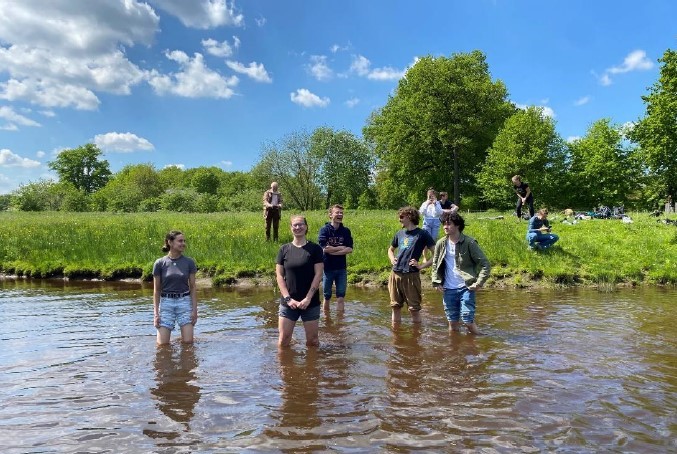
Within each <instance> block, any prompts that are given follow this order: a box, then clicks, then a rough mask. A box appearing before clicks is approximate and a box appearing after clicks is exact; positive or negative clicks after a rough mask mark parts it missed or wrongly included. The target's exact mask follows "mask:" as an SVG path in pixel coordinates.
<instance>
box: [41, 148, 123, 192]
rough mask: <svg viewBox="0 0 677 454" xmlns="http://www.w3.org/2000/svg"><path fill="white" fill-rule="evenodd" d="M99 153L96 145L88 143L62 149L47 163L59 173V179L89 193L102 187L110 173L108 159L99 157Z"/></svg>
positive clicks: (100, 153)
mask: <svg viewBox="0 0 677 454" xmlns="http://www.w3.org/2000/svg"><path fill="white" fill-rule="evenodd" d="M101 155H102V152H101V150H99V148H98V147H97V146H96V145H94V144H92V143H88V144H86V145H82V146H80V147H78V148H73V149H69V150H63V151H62V152H61V153H59V155H58V156H57V157H56V158H55V159H54V160H53V161H50V162H49V163H48V165H49V168H50V169H52V170H54V171H55V172H56V173H57V174H58V175H59V180H60V181H65V182H68V183H71V184H72V185H73V186H75V188H76V189H79V190H82V191H85V192H86V193H87V194H91V193H93V192H94V191H96V190H97V189H100V188H102V187H104V186H105V185H106V183H107V182H108V179H109V178H110V175H111V171H110V169H109V165H108V161H106V160H105V159H99V158H100V156H101Z"/></svg>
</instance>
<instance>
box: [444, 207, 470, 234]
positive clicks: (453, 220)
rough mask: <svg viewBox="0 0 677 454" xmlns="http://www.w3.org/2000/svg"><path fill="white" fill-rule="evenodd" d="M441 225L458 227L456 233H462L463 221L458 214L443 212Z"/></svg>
mask: <svg viewBox="0 0 677 454" xmlns="http://www.w3.org/2000/svg"><path fill="white" fill-rule="evenodd" d="M441 219H442V224H454V225H455V226H456V227H458V231H459V232H462V231H463V229H465V219H463V217H462V216H461V215H460V214H458V213H450V212H448V211H445V212H444V213H442V217H441Z"/></svg>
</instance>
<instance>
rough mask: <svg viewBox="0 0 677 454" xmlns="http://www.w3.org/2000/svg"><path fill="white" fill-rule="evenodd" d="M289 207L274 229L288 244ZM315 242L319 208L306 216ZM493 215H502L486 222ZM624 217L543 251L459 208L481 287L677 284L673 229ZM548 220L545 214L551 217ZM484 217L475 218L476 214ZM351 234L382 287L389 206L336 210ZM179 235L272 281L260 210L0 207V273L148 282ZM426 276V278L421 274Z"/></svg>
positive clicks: (245, 272)
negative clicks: (165, 244) (483, 267)
mask: <svg viewBox="0 0 677 454" xmlns="http://www.w3.org/2000/svg"><path fill="white" fill-rule="evenodd" d="M289 214H291V213H286V215H285V217H284V219H283V222H282V225H281V227H280V239H281V241H282V242H286V241H290V240H291V234H290V233H289V228H288V219H289V216H288V215H289ZM306 214H307V216H308V222H309V225H310V233H309V238H310V239H313V240H316V238H317V233H318V231H319V229H320V227H321V226H322V225H323V224H324V222H326V220H327V218H326V213H325V212H324V211H322V212H311V213H306ZM499 214H503V215H504V216H505V218H504V219H500V220H492V219H486V218H487V217H489V216H495V215H499ZM631 216H632V218H633V220H634V222H633V223H632V224H623V223H622V222H620V221H618V220H590V221H580V222H579V223H578V224H576V225H565V224H562V223H561V222H559V221H560V219H561V218H560V219H557V216H555V217H554V218H553V219H551V221H552V224H553V227H554V228H553V232H554V233H557V234H558V235H560V242H559V243H558V244H557V246H556V247H555V248H553V250H551V251H548V252H546V253H534V252H531V251H529V250H528V249H527V248H526V243H525V239H524V236H525V232H526V227H527V223H526V221H521V222H520V221H517V219H515V218H513V217H510V216H508V215H507V214H505V213H491V214H490V215H488V214H486V213H478V214H465V215H464V217H465V218H466V223H467V227H466V230H465V233H467V234H469V235H471V236H473V237H475V238H476V239H477V240H478V241H479V242H480V245H481V247H482V249H483V250H484V252H485V253H486V255H487V257H489V260H490V261H491V263H492V267H493V270H492V279H491V280H490V281H489V283H490V285H491V284H493V285H509V286H529V285H564V286H567V285H579V284H583V285H590V284H598V285H615V284H621V283H623V284H626V283H627V284H642V283H649V284H675V283H677V226H674V225H665V224H662V223H659V222H657V219H656V218H653V217H650V216H649V215H647V214H631ZM551 217H552V216H551ZM482 218H485V219H482ZM345 222H346V226H348V227H349V228H350V229H351V230H352V232H353V237H354V240H355V251H354V253H353V254H351V255H350V256H349V257H348V262H349V281H350V282H351V283H353V284H358V283H373V284H377V285H381V284H385V282H386V280H387V276H388V273H389V269H390V267H389V265H388V258H387V254H386V251H387V248H388V246H389V244H390V240H391V239H392V236H393V234H394V233H395V232H396V231H397V229H398V228H399V223H398V221H397V216H396V212H395V211H353V210H348V211H346V216H345ZM170 229H179V230H182V231H183V232H184V233H185V234H186V238H187V241H188V248H187V250H186V255H189V256H191V257H193V258H195V259H196V261H197V263H198V267H199V269H200V274H201V275H202V276H205V277H211V278H212V280H213V282H214V283H215V284H216V285H221V284H230V283H234V282H237V280H239V279H242V278H251V279H254V280H255V281H256V282H259V283H261V284H270V283H272V282H273V273H274V264H275V256H276V254H277V250H278V247H279V244H277V243H271V242H266V241H264V226H263V219H262V217H261V213H259V212H256V213H212V214H185V213H134V214H110V213H60V212H59V213H23V212H2V213H0V272H3V273H5V274H16V275H20V276H28V277H52V276H67V277H70V278H99V279H120V278H142V279H149V278H150V273H151V269H152V264H153V262H154V261H155V259H157V258H158V257H160V256H161V255H162V252H161V251H160V247H161V245H162V241H163V239H164V235H165V233H166V232H167V231H168V230H170ZM424 280H425V281H427V277H426V278H424Z"/></svg>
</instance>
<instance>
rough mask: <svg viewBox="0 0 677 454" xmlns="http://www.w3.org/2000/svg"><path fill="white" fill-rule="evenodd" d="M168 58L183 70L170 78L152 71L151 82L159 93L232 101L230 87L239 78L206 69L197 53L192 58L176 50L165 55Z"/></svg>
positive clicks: (232, 92)
mask: <svg viewBox="0 0 677 454" xmlns="http://www.w3.org/2000/svg"><path fill="white" fill-rule="evenodd" d="M165 56H166V57H167V58H168V59H170V60H173V61H175V62H177V63H178V64H179V66H180V67H181V71H180V72H178V73H174V74H171V75H165V74H159V73H158V72H157V71H153V72H152V74H151V77H150V79H149V81H148V83H149V84H150V85H151V86H152V87H153V89H154V90H155V92H156V93H158V94H160V95H164V94H167V93H170V94H174V95H178V96H184V97H187V98H226V99H228V98H230V97H231V96H233V95H234V94H235V92H234V91H233V89H232V88H231V87H234V86H236V85H237V84H238V82H239V79H238V78H237V76H232V77H228V78H226V77H223V76H221V75H220V74H219V73H217V72H216V71H213V70H211V69H209V68H207V67H206V66H205V64H204V58H203V57H202V54H200V53H196V54H195V57H194V58H192V59H191V58H190V57H189V56H188V55H186V54H185V53H184V52H181V51H178V50H175V51H173V52H165Z"/></svg>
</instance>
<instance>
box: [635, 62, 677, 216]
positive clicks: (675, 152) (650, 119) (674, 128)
mask: <svg viewBox="0 0 677 454" xmlns="http://www.w3.org/2000/svg"><path fill="white" fill-rule="evenodd" d="M658 61H659V62H660V63H661V68H660V77H659V79H658V81H657V82H656V83H655V84H654V85H653V87H651V89H650V91H649V94H648V95H646V96H642V99H643V100H644V103H645V104H646V115H645V116H644V118H642V119H641V120H639V122H638V123H637V124H636V125H635V127H634V128H633V129H632V132H631V133H630V138H631V139H632V140H633V141H635V142H637V143H639V145H640V147H641V155H642V159H643V161H644V162H645V163H646V165H647V166H648V172H649V176H650V177H652V178H653V180H654V184H653V185H652V186H653V187H656V188H657V189H658V191H657V192H654V193H652V194H649V197H650V198H651V199H653V200H652V201H653V202H655V203H658V202H659V201H660V199H663V198H665V197H667V196H670V197H672V200H677V51H675V50H671V49H668V50H666V51H665V53H664V54H663V57H662V58H660V59H659V60H658Z"/></svg>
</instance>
